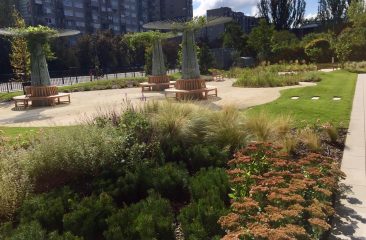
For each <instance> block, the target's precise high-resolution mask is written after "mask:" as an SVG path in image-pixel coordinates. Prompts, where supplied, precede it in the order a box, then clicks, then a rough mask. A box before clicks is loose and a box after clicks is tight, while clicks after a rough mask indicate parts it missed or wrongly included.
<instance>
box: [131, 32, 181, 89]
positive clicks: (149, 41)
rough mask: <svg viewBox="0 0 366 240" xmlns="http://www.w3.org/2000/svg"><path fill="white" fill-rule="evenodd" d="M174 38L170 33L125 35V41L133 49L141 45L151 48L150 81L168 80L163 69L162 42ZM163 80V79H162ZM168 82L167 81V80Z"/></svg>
mask: <svg viewBox="0 0 366 240" xmlns="http://www.w3.org/2000/svg"><path fill="white" fill-rule="evenodd" d="M171 37H174V35H173V34H170V33H160V32H153V31H151V32H141V33H133V34H127V35H126V36H125V39H127V41H128V42H129V43H130V45H131V46H132V47H133V48H136V46H138V45H139V44H143V45H145V46H148V47H151V49H152V71H151V73H152V76H151V77H150V78H149V80H150V79H153V78H155V79H157V78H160V79H161V80H163V81H166V79H168V78H167V77H166V76H167V71H166V67H165V59H164V52H163V45H162V41H163V40H164V39H168V38H171ZM163 78H164V79H163ZM168 82H169V80H168Z"/></svg>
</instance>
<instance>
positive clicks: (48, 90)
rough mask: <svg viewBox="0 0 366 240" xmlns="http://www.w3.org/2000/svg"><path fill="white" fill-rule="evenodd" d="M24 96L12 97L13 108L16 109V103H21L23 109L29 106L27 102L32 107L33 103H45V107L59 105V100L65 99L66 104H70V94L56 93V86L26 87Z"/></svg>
mask: <svg viewBox="0 0 366 240" xmlns="http://www.w3.org/2000/svg"><path fill="white" fill-rule="evenodd" d="M25 92H26V95H24V96H18V97H14V98H13V100H14V102H15V107H18V103H19V102H21V103H23V106H24V107H28V106H29V101H32V105H33V103H34V101H45V102H47V105H50V106H53V105H55V104H56V103H55V102H56V100H57V103H58V104H60V103H61V98H67V101H65V102H68V103H71V94H70V93H58V89H57V87H56V86H42V87H32V86H29V87H26V88H25Z"/></svg>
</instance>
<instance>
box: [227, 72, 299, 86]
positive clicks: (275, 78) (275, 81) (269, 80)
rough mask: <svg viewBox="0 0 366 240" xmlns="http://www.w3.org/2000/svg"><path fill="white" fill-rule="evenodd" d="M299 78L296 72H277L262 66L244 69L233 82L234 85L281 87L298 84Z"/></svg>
mask: <svg viewBox="0 0 366 240" xmlns="http://www.w3.org/2000/svg"><path fill="white" fill-rule="evenodd" d="M299 82H300V78H299V76H298V75H296V74H278V72H272V71H268V70H266V69H264V68H256V69H254V70H245V71H243V72H242V73H241V75H240V77H239V78H238V80H237V81H236V82H235V83H234V86H236V87H283V86H293V85H298V84H299Z"/></svg>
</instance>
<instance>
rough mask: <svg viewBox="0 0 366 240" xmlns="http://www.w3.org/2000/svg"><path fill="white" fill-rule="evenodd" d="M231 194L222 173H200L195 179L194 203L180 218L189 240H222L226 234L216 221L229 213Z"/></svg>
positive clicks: (220, 170) (183, 211)
mask: <svg viewBox="0 0 366 240" xmlns="http://www.w3.org/2000/svg"><path fill="white" fill-rule="evenodd" d="M229 191H230V188H229V181H228V177H227V174H226V173H225V171H224V170H223V169H208V170H201V171H200V172H198V173H197V174H196V175H195V176H194V177H192V179H191V181H190V192H191V200H192V202H191V203H190V204H189V205H188V206H186V207H185V208H183V209H182V210H181V212H180V214H179V216H178V220H179V222H180V223H181V224H182V229H183V232H184V234H185V237H186V239H215V238H218V239H219V237H220V236H222V235H223V234H224V232H223V231H222V229H221V227H220V225H219V224H218V223H217V221H218V220H219V218H220V217H221V216H222V215H223V214H226V212H227V205H228V204H229V198H228V194H229Z"/></svg>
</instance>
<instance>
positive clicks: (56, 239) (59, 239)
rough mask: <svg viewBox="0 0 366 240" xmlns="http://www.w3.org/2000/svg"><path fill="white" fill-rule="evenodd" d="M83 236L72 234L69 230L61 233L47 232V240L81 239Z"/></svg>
mask: <svg viewBox="0 0 366 240" xmlns="http://www.w3.org/2000/svg"><path fill="white" fill-rule="evenodd" d="M83 239H84V238H82V237H78V236H75V235H73V234H72V233H70V232H66V233H64V234H62V235H60V234H58V233H57V232H52V233H50V234H48V240H83Z"/></svg>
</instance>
